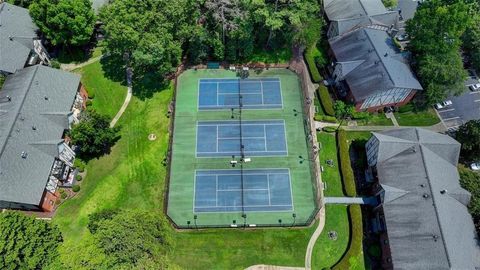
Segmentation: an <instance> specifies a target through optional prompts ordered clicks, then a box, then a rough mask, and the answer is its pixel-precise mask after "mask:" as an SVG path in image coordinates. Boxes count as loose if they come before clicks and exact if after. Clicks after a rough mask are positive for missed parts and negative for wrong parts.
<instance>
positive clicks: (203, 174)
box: [197, 169, 290, 178]
mask: <svg viewBox="0 0 480 270" xmlns="http://www.w3.org/2000/svg"><path fill="white" fill-rule="evenodd" d="M258 170H263V169H250V170H249V171H253V173H252V172H249V173H243V175H249V176H264V175H267V174H270V175H288V176H289V178H290V175H289V174H288V173H287V172H284V173H281V172H278V173H275V172H273V173H271V172H268V173H255V172H256V171H258ZM197 171H204V172H211V171H218V170H205V169H204V170H197ZM219 171H231V169H221V170H219ZM267 171H271V170H267ZM213 175H218V176H240V175H241V174H239V173H230V174H228V173H202V174H201V175H199V176H213Z"/></svg>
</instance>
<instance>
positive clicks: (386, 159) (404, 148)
mask: <svg viewBox="0 0 480 270" xmlns="http://www.w3.org/2000/svg"><path fill="white" fill-rule="evenodd" d="M373 135H374V136H375V137H376V138H377V139H378V140H379V148H378V157H377V164H376V167H377V173H378V179H379V183H380V184H381V186H382V188H383V189H384V191H385V193H384V200H383V210H384V215H385V223H386V227H387V233H388V238H389V245H390V249H391V256H392V263H393V266H394V268H395V269H475V267H478V266H480V249H479V246H478V244H477V235H476V232H475V227H474V225H473V221H472V217H471V216H470V214H469V213H468V210H467V207H466V205H467V204H468V202H469V200H470V194H469V193H468V192H467V191H466V190H464V189H463V188H461V187H460V184H459V174H458V171H457V167H456V166H457V160H458V156H459V153H460V144H459V143H458V142H456V141H455V140H454V139H452V138H450V137H449V136H446V135H441V134H438V133H434V132H432V131H428V130H424V129H420V128H409V129H396V130H389V131H384V132H380V133H373ZM443 191H445V192H443Z"/></svg>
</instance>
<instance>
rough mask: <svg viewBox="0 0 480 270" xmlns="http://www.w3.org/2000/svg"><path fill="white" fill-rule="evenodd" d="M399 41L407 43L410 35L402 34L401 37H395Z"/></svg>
mask: <svg viewBox="0 0 480 270" xmlns="http://www.w3.org/2000/svg"><path fill="white" fill-rule="evenodd" d="M395 38H396V39H397V40H398V41H400V42H401V41H407V40H408V34H401V35H397V36H396V37H395Z"/></svg>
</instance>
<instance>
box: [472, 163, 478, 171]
mask: <svg viewBox="0 0 480 270" xmlns="http://www.w3.org/2000/svg"><path fill="white" fill-rule="evenodd" d="M470 169H472V170H474V171H480V162H475V163H472V164H470Z"/></svg>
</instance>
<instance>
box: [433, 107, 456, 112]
mask: <svg viewBox="0 0 480 270" xmlns="http://www.w3.org/2000/svg"><path fill="white" fill-rule="evenodd" d="M437 111H438V110H437ZM451 111H455V109H454V108H452V109H447V110H443V111H438V112H439V113H442V112H451Z"/></svg>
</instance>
